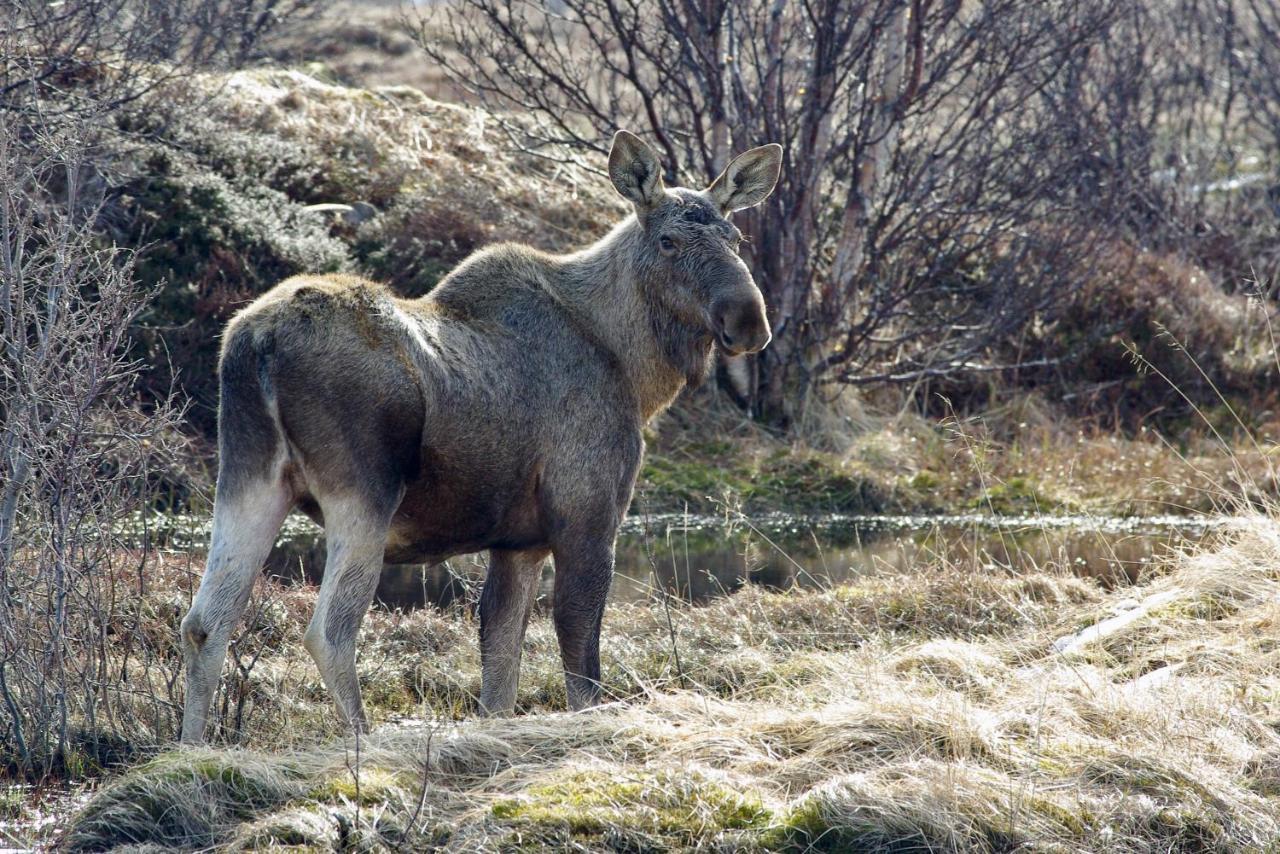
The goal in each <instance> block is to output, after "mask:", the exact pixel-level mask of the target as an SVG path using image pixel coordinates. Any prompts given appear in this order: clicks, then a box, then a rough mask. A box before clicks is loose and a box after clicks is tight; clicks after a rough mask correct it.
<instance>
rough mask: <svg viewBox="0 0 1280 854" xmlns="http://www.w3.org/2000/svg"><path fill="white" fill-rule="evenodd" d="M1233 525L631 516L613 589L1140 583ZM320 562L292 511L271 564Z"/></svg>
mask: <svg viewBox="0 0 1280 854" xmlns="http://www.w3.org/2000/svg"><path fill="white" fill-rule="evenodd" d="M1229 524H1230V521H1229V520H1225V519H1223V520H1215V519H1211V518H1208V517H1181V516H1173V517H1137V518H1134V517H1125V518H1110V517H1102V518H1098V517H1084V516H1065V517H1064V516H1042V517H1022V518H1013V517H992V516H979V515H972V516H922V517H910V516H827V517H820V518H801V517H796V516H788V515H782V514H778V515H772V516H766V517H761V518H750V519H748V518H743V517H738V518H732V519H725V518H717V517H702V516H679V515H648V516H635V517H632V518H630V519H629V520H628V521H627V525H626V528H625V529H624V532H623V534H622V535H621V537H620V538H619V542H618V561H617V568H616V574H615V578H614V582H613V588H612V592H611V597H612V599H613V601H615V602H640V601H646V600H648V599H650V598H651V597H653V596H654V595H655V594H656V593H657V592H659V591H665V592H666V593H669V594H672V595H675V596H679V597H681V598H684V599H686V600H689V601H691V602H694V603H698V602H705V601H707V600H709V599H711V598H714V597H716V596H720V595H723V594H725V593H730V592H732V591H734V590H737V589H738V588H740V587H742V586H743V585H744V584H758V585H763V586H765V587H768V588H770V589H776V590H786V589H789V588H792V587H816V588H822V587H829V586H831V585H834V584H839V583H841V582H843V581H847V580H849V579H852V578H856V577H857V576H860V575H864V574H867V573H886V572H895V571H906V570H910V569H912V568H913V567H915V566H917V565H919V564H920V563H922V562H923V563H926V564H928V563H931V562H932V563H937V562H939V561H954V562H962V563H965V564H969V565H972V564H973V563H975V562H976V563H977V564H978V565H979V566H988V567H990V568H991V569H992V571H1015V572H1017V571H1029V570H1032V569H1035V568H1037V567H1044V566H1046V565H1053V566H1056V567H1069V568H1070V570H1071V571H1072V572H1075V573H1076V574H1078V575H1081V576H1087V577H1090V578H1094V579H1097V580H1098V581H1100V582H1101V583H1103V584H1107V585H1110V584H1114V583H1116V582H1119V581H1124V580H1128V581H1132V580H1136V579H1137V578H1138V577H1140V576H1141V575H1142V574H1143V573H1144V572H1145V571H1147V570H1148V569H1149V568H1150V567H1151V566H1152V565H1153V563H1155V562H1158V560H1159V559H1160V557H1161V556H1162V555H1164V554H1167V553H1168V552H1169V551H1170V550H1171V549H1173V548H1176V547H1178V546H1181V545H1186V544H1191V543H1194V542H1196V541H1198V540H1200V539H1202V538H1203V537H1205V536H1206V535H1207V534H1209V533H1210V532H1212V531H1214V530H1218V529H1220V528H1222V527H1224V526H1226V525H1229ZM175 531H176V529H171V530H170V532H169V534H168V535H167V536H166V539H167V540H168V541H169V543H170V547H173V546H175V545H183V542H182V541H183V540H185V541H186V543H185V545H186V547H189V548H190V547H194V548H196V549H199V548H200V546H201V542H200V540H201V537H202V536H207V533H203V531H202V529H200V528H199V527H198V526H197V527H196V528H188V533H187V534H186V535H185V536H178V535H177V534H176V533H175ZM323 567H324V541H323V536H322V533H321V531H320V529H318V528H316V527H315V526H313V525H312V524H311V523H310V522H308V521H306V520H305V519H302V518H297V519H294V518H291V519H290V520H289V522H288V523H287V524H286V527H285V530H284V531H283V532H282V534H281V538H280V541H279V543H278V544H277V546H276V548H275V549H274V550H273V551H272V554H271V558H270V560H269V561H268V566H267V571H268V573H269V574H270V575H272V576H274V577H276V578H279V579H281V580H284V581H287V582H303V581H305V582H310V583H318V582H319V580H320V577H321V575H322V574H323ZM483 579H484V561H483V555H473V556H466V557H462V558H455V559H453V560H450V561H449V562H448V563H447V564H442V565H439V566H435V567H422V566H394V565H389V566H387V567H386V568H385V569H384V571H383V576H382V580H381V582H380V584H379V586H378V592H377V601H378V602H379V603H380V604H381V605H382V606H383V607H392V608H420V607H424V606H426V605H428V604H432V605H437V606H447V605H450V604H452V603H455V602H459V601H464V602H465V601H468V600H472V601H473V600H474V598H475V597H476V596H478V595H479V589H480V585H481V584H482V583H483ZM552 581H553V574H552V569H551V566H550V562H549V561H548V564H547V565H546V566H544V568H543V578H542V585H543V589H542V591H541V595H542V596H546V595H548V594H549V593H550V591H551V585H552Z"/></svg>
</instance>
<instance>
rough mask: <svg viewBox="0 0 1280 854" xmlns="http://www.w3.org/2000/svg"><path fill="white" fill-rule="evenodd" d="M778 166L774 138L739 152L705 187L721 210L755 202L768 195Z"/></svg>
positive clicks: (779, 156) (778, 153)
mask: <svg viewBox="0 0 1280 854" xmlns="http://www.w3.org/2000/svg"><path fill="white" fill-rule="evenodd" d="M781 169H782V146H781V145H778V144H777V143H776V142H771V143H769V144H768V145H762V146H760V147H759V148H753V149H751V150H750V151H747V152H744V153H743V154H739V155H738V156H737V157H735V158H733V162H731V163H730V164H729V166H728V168H726V169H725V170H724V172H723V173H722V174H721V175H720V177H719V178H717V179H715V181H713V182H712V183H711V186H710V187H708V188H707V194H708V195H710V196H711V200H712V201H713V202H715V203H716V204H717V205H719V206H720V211H721V212H722V213H726V214H727V213H729V212H730V211H740V210H742V209H743V208H749V207H751V206H752V205H758V204H760V203H761V202H763V201H764V200H765V199H767V198H768V197H769V194H770V193H772V192H773V187H774V185H775V184H777V183H778V172H779V171H780V170H781Z"/></svg>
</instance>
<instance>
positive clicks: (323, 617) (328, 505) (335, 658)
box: [303, 500, 393, 732]
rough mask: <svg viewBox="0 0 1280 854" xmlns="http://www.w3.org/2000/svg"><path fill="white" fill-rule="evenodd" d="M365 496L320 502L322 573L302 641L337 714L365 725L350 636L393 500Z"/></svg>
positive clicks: (366, 599) (369, 587)
mask: <svg viewBox="0 0 1280 854" xmlns="http://www.w3.org/2000/svg"><path fill="white" fill-rule="evenodd" d="M379 503H380V502H376V501H368V500H346V501H340V502H339V501H329V502H326V501H324V500H322V501H321V502H320V505H321V512H322V513H323V514H324V519H325V542H326V548H327V553H326V555H325V564H324V578H323V579H322V580H321V582H320V596H319V598H318V599H317V601H316V610H315V614H313V615H312V618H311V623H310V624H309V625H308V626H307V632H306V634H305V635H304V636H303V644H304V645H305V646H306V648H307V652H309V653H311V657H312V658H313V659H315V662H316V666H317V667H318V668H319V669H320V675H321V677H322V678H323V679H324V684H325V687H327V688H328V689H329V693H330V695H331V696H332V697H333V700H334V703H335V704H336V705H337V707H338V714H339V715H341V716H342V719H343V721H345V722H346V723H347V725H348V726H350V727H351V728H352V729H353V730H355V731H356V732H363V731H365V730H367V729H368V719H367V718H366V717H365V713H364V704H363V702H362V701H361V699H360V681H359V679H358V677H357V675H356V636H357V635H358V634H359V633H360V623H361V622H362V621H363V620H364V615H365V612H366V611H368V610H369V605H370V604H371V603H372V602H373V594H374V591H375V590H376V589H377V587H378V578H379V576H380V575H381V573H382V556H383V552H384V551H385V549H386V542H387V528H388V526H389V525H390V521H391V513H392V509H393V506H391V505H388V503H387V502H381V504H383V505H384V506H378V505H379Z"/></svg>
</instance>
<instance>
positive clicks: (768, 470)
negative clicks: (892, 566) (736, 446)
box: [640, 441, 889, 513]
mask: <svg viewBox="0 0 1280 854" xmlns="http://www.w3.org/2000/svg"><path fill="white" fill-rule="evenodd" d="M731 450H732V449H731V447H730V446H729V443H727V442H723V441H722V442H708V443H702V444H699V445H694V446H690V447H689V448H686V449H684V450H683V451H682V452H681V455H680V456H679V457H675V456H669V455H663V454H658V453H650V454H649V455H648V456H647V458H646V460H645V465H644V468H643V470H642V471H641V474H640V482H641V490H642V491H643V492H644V494H645V495H646V497H647V500H648V506H649V507H650V508H651V509H655V510H668V511H674V512H679V511H681V510H683V509H685V508H686V507H687V508H689V509H691V510H694V511H696V512H714V511H715V510H716V509H717V507H718V506H719V505H720V504H724V503H727V504H729V505H731V506H736V507H741V509H743V510H744V511H746V512H757V513H758V512H768V511H774V510H783V511H786V512H789V513H875V512H879V511H882V510H884V509H885V508H886V507H887V506H889V495H888V490H887V488H886V487H885V484H884V483H882V482H881V481H880V480H878V479H876V478H875V477H874V476H872V475H870V474H867V473H864V472H862V471H860V470H858V469H857V468H855V467H854V466H852V465H851V464H847V463H840V462H838V461H835V460H834V459H831V458H828V457H826V456H824V455H821V454H816V453H802V452H793V451H790V450H779V451H778V452H776V453H774V454H771V455H769V456H768V457H765V458H763V459H754V460H753V459H750V458H748V457H747V455H745V454H743V455H741V458H734V457H733V456H732V455H731Z"/></svg>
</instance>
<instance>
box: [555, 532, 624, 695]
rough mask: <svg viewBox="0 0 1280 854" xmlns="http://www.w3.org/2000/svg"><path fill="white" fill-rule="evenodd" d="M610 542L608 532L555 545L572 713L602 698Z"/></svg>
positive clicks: (559, 623)
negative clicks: (602, 640) (602, 643)
mask: <svg viewBox="0 0 1280 854" xmlns="http://www.w3.org/2000/svg"><path fill="white" fill-rule="evenodd" d="M613 542H614V538H613V536H612V535H610V536H608V537H589V538H575V539H573V540H570V542H568V543H566V544H563V545H561V546H558V547H555V548H553V554H554V556H555V564H556V582H555V603H554V608H553V612H554V616H555V623H556V636H557V637H558V638H559V640H560V658H561V660H562V661H563V662H564V679H565V690H566V693H567V694H568V698H569V708H570V709H573V710H574V711H577V710H579V709H584V708H586V707H587V706H593V705H595V704H596V703H597V702H598V701H599V699H600V621H601V619H602V618H603V616H604V605H605V600H606V599H607V598H608V596H609V583H610V582H611V581H612V579H613Z"/></svg>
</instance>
